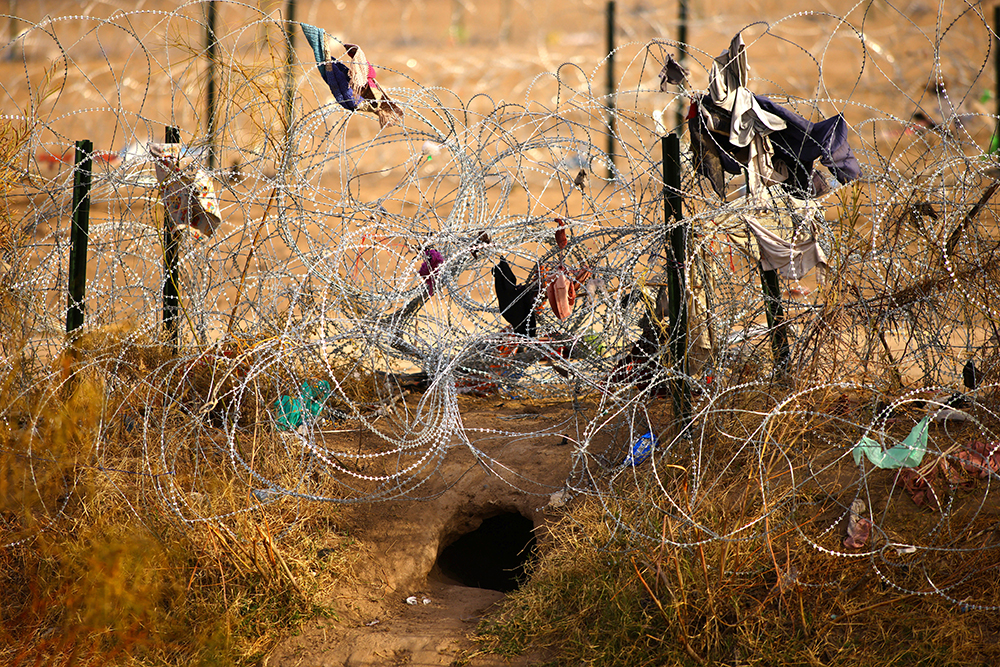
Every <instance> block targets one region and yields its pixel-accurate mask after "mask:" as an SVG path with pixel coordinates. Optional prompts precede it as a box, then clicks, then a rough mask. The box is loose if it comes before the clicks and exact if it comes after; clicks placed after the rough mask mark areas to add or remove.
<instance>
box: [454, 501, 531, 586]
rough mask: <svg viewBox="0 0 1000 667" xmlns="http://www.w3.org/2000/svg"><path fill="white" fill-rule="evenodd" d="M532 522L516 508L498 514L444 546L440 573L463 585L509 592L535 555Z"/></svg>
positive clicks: (519, 579) (518, 584)
mask: <svg viewBox="0 0 1000 667" xmlns="http://www.w3.org/2000/svg"><path fill="white" fill-rule="evenodd" d="M534 528H535V524H534V523H533V522H532V521H531V519H528V518H527V517H525V516H523V515H521V514H519V513H517V512H507V513H505V514H498V515H497V516H493V517H490V518H488V519H485V520H483V523H482V525H480V526H479V528H476V529H475V530H473V531H472V532H469V533H466V534H464V535H462V536H461V537H459V538H458V539H457V540H455V541H454V542H452V543H451V544H449V545H448V546H446V547H445V548H444V549H443V550H442V551H441V553H440V554H439V555H438V559H437V567H438V569H439V570H440V572H441V574H443V575H445V576H446V577H448V578H449V579H452V580H453V581H456V582H458V583H459V584H461V585H463V586H470V587H474V588H488V589H491V590H494V591H500V592H502V593H510V592H511V591H513V590H515V589H517V587H518V586H520V585H521V583H522V582H523V581H524V577H525V572H526V570H527V567H528V565H529V563H530V562H531V560H532V559H533V558H534V557H535V547H536V544H537V542H536V540H535V532H534Z"/></svg>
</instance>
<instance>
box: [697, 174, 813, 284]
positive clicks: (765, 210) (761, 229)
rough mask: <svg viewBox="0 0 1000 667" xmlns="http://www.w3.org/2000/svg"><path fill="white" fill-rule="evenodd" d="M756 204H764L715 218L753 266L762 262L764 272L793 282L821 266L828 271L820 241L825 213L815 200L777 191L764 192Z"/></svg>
mask: <svg viewBox="0 0 1000 667" xmlns="http://www.w3.org/2000/svg"><path fill="white" fill-rule="evenodd" d="M755 201H756V203H758V204H760V206H759V207H758V208H756V209H744V210H740V211H736V212H727V213H722V214H720V215H719V216H717V217H716V218H715V228H716V230H717V231H718V232H720V233H724V234H726V236H727V237H728V239H729V241H731V242H732V243H733V245H734V246H735V247H736V248H738V249H739V250H740V251H741V252H742V253H743V254H744V255H745V256H746V257H747V259H748V261H749V262H750V264H751V265H754V264H757V263H760V265H761V267H762V268H763V270H765V271H777V272H778V273H780V274H781V276H782V277H784V278H788V279H789V280H801V279H802V278H804V277H805V276H806V275H807V274H808V273H809V272H810V271H812V270H813V269H814V268H815V267H817V266H818V267H820V268H821V269H826V267H827V262H826V253H825V252H824V251H823V248H822V247H821V246H820V245H819V242H818V241H817V240H816V227H817V224H819V221H820V220H821V219H822V215H823V213H822V211H821V210H820V208H819V205H818V204H817V203H816V202H815V201H812V200H808V199H799V198H797V197H793V196H792V195H789V194H784V193H779V192H778V189H777V188H775V189H773V190H766V191H764V192H762V193H761V194H760V195H759V196H758V197H757V198H756V200H755ZM820 279H822V274H821V275H820Z"/></svg>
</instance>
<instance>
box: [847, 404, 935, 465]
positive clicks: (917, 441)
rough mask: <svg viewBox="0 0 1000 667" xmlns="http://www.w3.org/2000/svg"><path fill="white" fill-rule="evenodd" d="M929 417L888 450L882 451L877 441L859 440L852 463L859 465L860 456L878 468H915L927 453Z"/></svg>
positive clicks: (869, 439)
mask: <svg viewBox="0 0 1000 667" xmlns="http://www.w3.org/2000/svg"><path fill="white" fill-rule="evenodd" d="M930 420H931V418H930V416H929V415H928V416H927V417H924V418H923V419H921V420H920V421H919V422H917V425H916V426H914V427H913V429H912V430H911V431H910V434H909V435H908V436H906V438H905V439H904V440H903V442H901V443H899V444H898V445H896V446H895V447H890V448H889V449H882V445H880V444H879V443H878V442H877V441H875V440H872V439H871V438H868V437H864V438H861V440H860V442H858V444H856V445H854V450H853V454H854V463H856V464H857V465H861V456H862V455H864V456H867V457H868V460H869V461H871V462H872V463H873V464H874V465H875V466H876V467H878V468H915V467H917V466H918V465H920V462H921V461H923V460H924V453H925V452H926V451H927V426H928V424H929V423H930Z"/></svg>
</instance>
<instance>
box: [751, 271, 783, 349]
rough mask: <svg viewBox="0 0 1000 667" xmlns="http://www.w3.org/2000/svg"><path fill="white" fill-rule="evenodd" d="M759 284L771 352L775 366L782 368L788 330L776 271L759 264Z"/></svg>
mask: <svg viewBox="0 0 1000 667" xmlns="http://www.w3.org/2000/svg"><path fill="white" fill-rule="evenodd" d="M757 270H758V271H760V284H761V287H763V290H764V312H765V313H766V314H767V328H768V330H769V331H770V332H771V352H772V354H773V355H774V366H775V368H778V369H782V368H784V367H785V366H786V365H787V364H788V358H789V356H791V348H790V347H789V345H788V330H787V328H786V327H785V309H784V307H783V306H782V305H781V286H780V285H779V284H778V272H777V271H775V270H773V269H772V270H771V271H765V270H764V267H763V266H761V265H760V264H758V265H757Z"/></svg>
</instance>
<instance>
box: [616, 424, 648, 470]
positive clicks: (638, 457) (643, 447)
mask: <svg viewBox="0 0 1000 667" xmlns="http://www.w3.org/2000/svg"><path fill="white" fill-rule="evenodd" d="M654 447H656V436H655V435H653V432H652V431H646V432H645V433H643V434H642V435H640V436H639V439H638V440H636V441H635V442H633V443H632V447H631V449H629V453H628V455H627V456H626V457H625V460H624V461H622V465H623V466H633V467H635V466H639V465H642V464H643V463H645V462H646V461H647V460H648V459H649V457H650V456H651V455H652V454H653V448H654Z"/></svg>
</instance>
